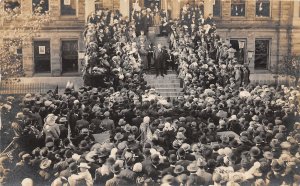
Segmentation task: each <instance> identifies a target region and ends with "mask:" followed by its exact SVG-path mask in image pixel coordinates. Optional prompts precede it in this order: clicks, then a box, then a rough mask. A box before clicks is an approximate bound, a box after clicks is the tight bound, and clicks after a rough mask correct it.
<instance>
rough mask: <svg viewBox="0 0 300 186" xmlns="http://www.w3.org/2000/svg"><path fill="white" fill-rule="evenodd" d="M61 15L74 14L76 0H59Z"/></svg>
mask: <svg viewBox="0 0 300 186" xmlns="http://www.w3.org/2000/svg"><path fill="white" fill-rule="evenodd" d="M60 6H61V10H60V13H61V15H76V0H60Z"/></svg>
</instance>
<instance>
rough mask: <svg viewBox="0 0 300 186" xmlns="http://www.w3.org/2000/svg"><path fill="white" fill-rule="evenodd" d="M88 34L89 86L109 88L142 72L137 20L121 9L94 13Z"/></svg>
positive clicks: (86, 39) (86, 32)
mask: <svg viewBox="0 0 300 186" xmlns="http://www.w3.org/2000/svg"><path fill="white" fill-rule="evenodd" d="M84 35H85V41H86V55H85V62H86V64H85V69H84V79H85V84H86V85H92V86H94V87H98V86H102V87H103V86H108V87H109V86H111V85H112V84H113V85H118V84H119V83H121V82H129V81H131V80H130V79H132V78H133V76H134V75H135V74H140V73H141V59H140V57H139V55H138V46H137V43H136V39H137V38H136V27H135V23H134V22H130V21H129V19H128V18H123V17H122V16H121V14H120V13H118V11H117V12H116V13H115V12H112V11H109V10H105V11H101V12H98V13H97V15H96V14H93V16H92V17H91V18H90V22H89V24H88V25H87V28H86V31H85V33H84Z"/></svg>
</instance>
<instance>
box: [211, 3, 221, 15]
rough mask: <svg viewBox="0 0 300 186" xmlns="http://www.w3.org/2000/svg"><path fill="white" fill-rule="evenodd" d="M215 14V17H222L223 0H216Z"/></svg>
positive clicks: (214, 5)
mask: <svg viewBox="0 0 300 186" xmlns="http://www.w3.org/2000/svg"><path fill="white" fill-rule="evenodd" d="M213 16H214V17H220V16H221V0H214V4H213Z"/></svg>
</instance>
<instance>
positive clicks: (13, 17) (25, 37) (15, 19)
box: [0, 0, 51, 79]
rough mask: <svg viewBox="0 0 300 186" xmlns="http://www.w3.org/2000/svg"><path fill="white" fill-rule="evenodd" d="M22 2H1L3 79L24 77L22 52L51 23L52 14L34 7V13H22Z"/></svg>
mask: <svg viewBox="0 0 300 186" xmlns="http://www.w3.org/2000/svg"><path fill="white" fill-rule="evenodd" d="M20 9H21V3H20V0H13V1H11V0H4V1H0V30H1V34H0V43H1V41H2V42H3V44H1V46H0V74H1V76H2V79H8V78H15V77H21V76H24V72H23V65H22V55H21V50H22V49H24V48H26V47H28V46H30V45H31V43H32V42H31V41H32V38H33V37H36V36H38V34H39V32H40V30H41V29H42V27H43V26H44V25H46V24H48V23H49V22H50V21H51V17H50V13H49V12H48V11H44V10H43V9H42V8H41V6H39V5H35V4H34V5H33V13H32V14H25V13H21V11H20Z"/></svg>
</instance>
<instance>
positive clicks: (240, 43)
mask: <svg viewBox="0 0 300 186" xmlns="http://www.w3.org/2000/svg"><path fill="white" fill-rule="evenodd" d="M244 47H245V42H244V41H240V40H239V48H244Z"/></svg>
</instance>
